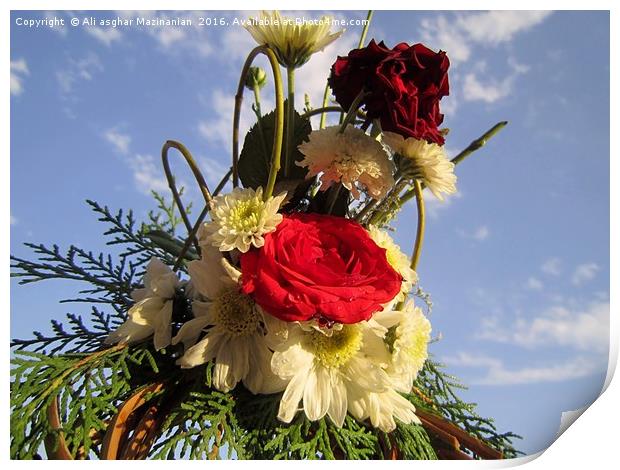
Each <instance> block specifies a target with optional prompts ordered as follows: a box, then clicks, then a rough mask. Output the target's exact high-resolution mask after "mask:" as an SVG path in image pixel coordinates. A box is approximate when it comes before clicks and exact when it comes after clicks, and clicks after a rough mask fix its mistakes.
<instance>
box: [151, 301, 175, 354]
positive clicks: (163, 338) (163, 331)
mask: <svg viewBox="0 0 620 470" xmlns="http://www.w3.org/2000/svg"><path fill="white" fill-rule="evenodd" d="M172 307H173V302H172V300H168V301H167V302H166V303H165V304H164V306H163V307H162V308H161V310H160V312H159V316H158V318H157V323H156V326H155V334H154V336H153V344H154V345H155V349H162V348H165V347H166V346H168V345H169V344H170V337H171V336H172V325H171V321H172Z"/></svg>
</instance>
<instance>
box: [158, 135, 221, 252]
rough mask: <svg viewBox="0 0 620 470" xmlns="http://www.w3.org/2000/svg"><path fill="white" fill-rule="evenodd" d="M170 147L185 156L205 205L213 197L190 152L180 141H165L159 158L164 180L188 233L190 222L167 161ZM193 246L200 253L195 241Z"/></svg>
mask: <svg viewBox="0 0 620 470" xmlns="http://www.w3.org/2000/svg"><path fill="white" fill-rule="evenodd" d="M170 148H175V149H177V150H178V151H179V152H180V153H181V155H183V157H184V158H185V161H186V162H187V164H188V166H189V167H190V169H191V170H192V173H193V174H194V178H196V181H197V182H198V186H199V187H200V191H201V192H202V195H203V197H204V199H205V201H206V203H207V207H211V206H212V203H213V198H212V196H211V192H210V191H209V187H208V186H207V182H206V181H205V179H204V177H203V176H202V173H201V172H200V170H199V169H198V165H196V162H195V161H194V158H193V157H192V154H191V153H190V152H189V150H187V148H186V147H185V145H183V144H182V143H180V142H176V141H174V140H168V141H166V143H165V144H164V146H163V147H162V149H161V160H162V163H163V166H164V173H165V174H166V180H167V181H168V186H169V187H170V191H171V192H172V198H173V199H174V202H175V203H176V205H177V206H178V209H179V213H180V214H181V218H182V219H183V223H184V224H185V228H186V229H187V232H188V233H191V231H192V224H191V222H190V221H189V218H188V216H187V211H186V210H185V206H184V205H183V201H181V195H180V194H179V191H178V190H177V186H176V183H175V182H174V175H173V174H172V170H171V169H170V161H169V156H168V150H170ZM190 238H191V237H190ZM194 246H195V248H196V251H197V252H198V253H200V247H199V246H198V242H197V241H194Z"/></svg>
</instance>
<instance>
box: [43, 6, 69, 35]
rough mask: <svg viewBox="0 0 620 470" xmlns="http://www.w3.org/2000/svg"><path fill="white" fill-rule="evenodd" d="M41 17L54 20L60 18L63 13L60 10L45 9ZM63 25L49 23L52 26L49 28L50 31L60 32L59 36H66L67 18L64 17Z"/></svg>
mask: <svg viewBox="0 0 620 470" xmlns="http://www.w3.org/2000/svg"><path fill="white" fill-rule="evenodd" d="M43 17H44V18H45V19H46V20H48V21H51V20H54V19H55V18H62V17H63V14H62V13H61V12H58V11H45V12H43ZM64 23H65V24H64V25H58V24H56V23H51V24H53V25H54V26H53V27H52V28H50V29H51V30H52V31H54V32H56V33H58V34H60V35H61V36H66V35H67V19H66V18H65V21H64Z"/></svg>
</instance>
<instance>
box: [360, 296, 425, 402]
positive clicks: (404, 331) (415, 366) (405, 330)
mask: <svg viewBox="0 0 620 470" xmlns="http://www.w3.org/2000/svg"><path fill="white" fill-rule="evenodd" d="M371 322H372V324H373V326H376V325H377V324H378V325H380V326H381V327H383V328H385V331H386V335H385V342H386V343H387V346H388V348H389V349H390V351H391V361H390V366H389V367H388V369H387V373H388V375H389V376H390V378H391V379H392V383H393V384H394V387H395V389H396V390H398V391H400V392H404V393H409V392H410V391H411V387H412V386H413V382H414V380H415V379H416V377H417V375H418V372H420V370H421V369H422V366H424V362H425V361H426V359H427V358H428V343H429V341H430V339H431V323H430V322H429V321H428V319H427V318H426V317H425V316H424V314H423V313H422V309H420V308H419V307H416V306H415V305H414V303H413V301H412V300H409V301H407V302H406V303H405V305H404V306H403V308H402V309H401V310H398V311H382V312H378V313H376V314H375V315H374V316H373V318H372V320H371Z"/></svg>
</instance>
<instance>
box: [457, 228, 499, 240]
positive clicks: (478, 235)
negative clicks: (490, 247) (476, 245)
mask: <svg viewBox="0 0 620 470" xmlns="http://www.w3.org/2000/svg"><path fill="white" fill-rule="evenodd" d="M457 233H458V234H459V235H460V236H461V237H463V238H467V239H470V240H475V241H478V242H482V241H484V240H486V239H487V238H489V235H490V234H491V232H490V231H489V228H488V227H487V226H486V225H481V226H480V227H478V228H477V229H475V230H474V231H473V232H471V233H470V232H466V231H465V230H461V229H459V230H457Z"/></svg>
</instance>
